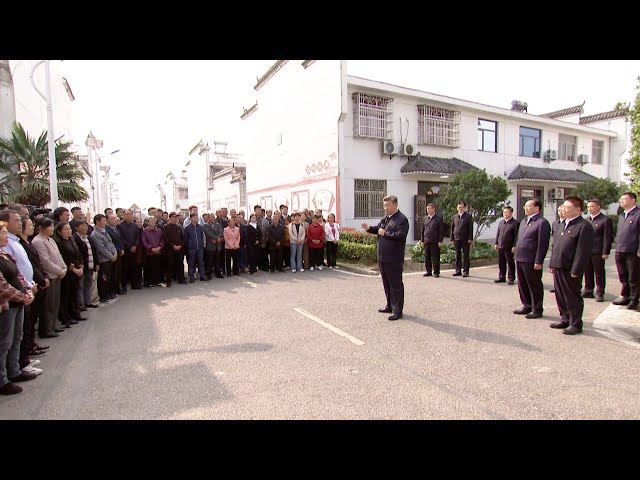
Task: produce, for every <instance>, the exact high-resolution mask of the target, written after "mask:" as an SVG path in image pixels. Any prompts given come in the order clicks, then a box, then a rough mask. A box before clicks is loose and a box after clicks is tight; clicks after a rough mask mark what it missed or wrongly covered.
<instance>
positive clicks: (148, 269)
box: [144, 255, 162, 286]
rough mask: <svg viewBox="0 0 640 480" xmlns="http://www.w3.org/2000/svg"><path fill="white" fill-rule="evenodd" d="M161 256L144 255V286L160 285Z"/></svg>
mask: <svg viewBox="0 0 640 480" xmlns="http://www.w3.org/2000/svg"><path fill="white" fill-rule="evenodd" d="M161 260H162V256H161V255H146V256H145V257H144V284H145V286H149V285H157V284H158V283H160V262H161Z"/></svg>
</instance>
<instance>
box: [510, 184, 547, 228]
mask: <svg viewBox="0 0 640 480" xmlns="http://www.w3.org/2000/svg"><path fill="white" fill-rule="evenodd" d="M543 192H544V188H543V187H529V186H526V187H518V211H517V212H514V217H516V219H517V220H518V221H520V220H522V219H523V218H525V217H526V215H525V214H524V204H525V203H527V200H529V199H530V198H537V199H538V200H539V201H540V203H541V204H542V205H543V208H542V210H544V197H543V195H542V194H543Z"/></svg>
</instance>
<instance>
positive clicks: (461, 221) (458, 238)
mask: <svg viewBox="0 0 640 480" xmlns="http://www.w3.org/2000/svg"><path fill="white" fill-rule="evenodd" d="M456 208H457V209H458V213H456V214H455V215H454V216H453V217H452V218H451V233H450V235H449V236H450V238H451V243H452V244H453V245H455V247H456V273H454V274H453V276H454V277H459V276H462V277H468V276H469V269H470V268H471V259H470V258H469V254H470V249H471V242H473V219H472V218H471V215H470V214H469V213H468V212H467V204H466V203H465V202H463V201H460V202H458V204H457V206H456ZM463 253H464V263H463V261H462V254H463Z"/></svg>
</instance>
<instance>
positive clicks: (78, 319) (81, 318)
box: [74, 317, 89, 322]
mask: <svg viewBox="0 0 640 480" xmlns="http://www.w3.org/2000/svg"><path fill="white" fill-rule="evenodd" d="M74 320H75V321H76V322H84V321H85V320H89V319H88V318H87V317H78V318H74Z"/></svg>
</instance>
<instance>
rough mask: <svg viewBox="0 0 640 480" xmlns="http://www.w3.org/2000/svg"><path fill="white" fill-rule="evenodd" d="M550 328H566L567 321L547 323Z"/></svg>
mask: <svg viewBox="0 0 640 480" xmlns="http://www.w3.org/2000/svg"><path fill="white" fill-rule="evenodd" d="M549 326H550V327H551V328H568V327H569V322H557V323H552V324H551V325H549Z"/></svg>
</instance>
